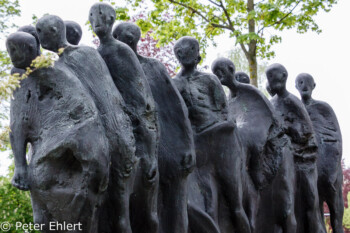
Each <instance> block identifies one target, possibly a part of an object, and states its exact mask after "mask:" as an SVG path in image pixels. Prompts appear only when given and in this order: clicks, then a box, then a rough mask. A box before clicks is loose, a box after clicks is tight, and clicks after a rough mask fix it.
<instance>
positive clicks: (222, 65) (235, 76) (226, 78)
mask: <svg viewBox="0 0 350 233" xmlns="http://www.w3.org/2000/svg"><path fill="white" fill-rule="evenodd" d="M211 69H212V71H213V73H214V74H215V75H216V76H217V77H218V78H219V80H220V82H221V83H222V84H223V85H226V86H230V85H231V84H232V83H234V82H236V80H237V81H239V82H241V83H249V82H246V81H245V80H246V79H248V80H249V76H248V75H246V74H245V73H243V72H237V73H235V65H234V64H233V62H232V61H231V60H229V59H227V58H218V59H216V60H215V61H214V62H213V64H212V67H211ZM265 73H266V77H267V80H268V85H267V87H266V88H267V91H268V92H269V93H270V94H271V95H272V96H274V95H275V94H278V95H282V94H283V93H284V92H285V91H286V82H287V78H288V72H287V69H286V68H285V67H284V66H283V65H281V64H279V63H275V64H272V65H270V66H269V67H267V69H266V71H265ZM295 86H296V88H297V89H298V91H299V92H300V94H301V97H302V98H303V99H309V98H311V94H312V91H313V89H314V88H315V86H316V84H315V81H314V79H313V77H312V76H311V75H310V74H307V73H301V74H299V75H298V76H297V78H296V80H295Z"/></svg>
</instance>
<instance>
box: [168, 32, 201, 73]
mask: <svg viewBox="0 0 350 233" xmlns="http://www.w3.org/2000/svg"><path fill="white" fill-rule="evenodd" d="M174 53H175V56H176V58H177V60H178V61H179V62H180V63H181V65H182V66H183V67H185V68H190V67H195V66H197V65H198V63H199V62H200V61H201V59H202V58H201V56H200V55H199V43H198V41H197V39H196V38H194V37H191V36H184V37H181V38H180V39H179V40H178V41H176V43H175V45H174Z"/></svg>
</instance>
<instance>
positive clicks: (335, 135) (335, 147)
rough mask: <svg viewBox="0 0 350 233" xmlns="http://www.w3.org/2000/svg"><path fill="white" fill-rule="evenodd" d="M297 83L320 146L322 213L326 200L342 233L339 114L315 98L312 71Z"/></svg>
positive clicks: (336, 228) (334, 224)
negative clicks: (313, 95)
mask: <svg viewBox="0 0 350 233" xmlns="http://www.w3.org/2000/svg"><path fill="white" fill-rule="evenodd" d="M295 86H296V88H297V89H298V91H299V93H300V96H301V99H302V102H303V104H304V105H305V107H306V110H307V111H308V113H309V116H310V119H311V122H312V124H313V126H314V130H315V135H316V141H317V145H318V153H317V171H318V183H317V185H318V195H319V198H320V210H321V214H322V216H323V203H324V202H326V203H327V205H328V208H329V211H330V214H331V225H332V228H333V232H334V233H343V232H344V230H343V214H344V201H343V191H342V185H343V171H342V166H341V159H342V136H341V132H340V127H339V124H338V120H337V116H336V115H335V113H334V111H333V109H332V107H331V106H330V105H329V104H327V103H326V102H323V101H319V100H315V99H313V98H312V96H311V95H312V91H313V90H314V88H315V86H316V83H315V81H314V79H313V77H312V76H311V75H310V74H306V73H302V74H299V75H298V76H297V78H296V80H295Z"/></svg>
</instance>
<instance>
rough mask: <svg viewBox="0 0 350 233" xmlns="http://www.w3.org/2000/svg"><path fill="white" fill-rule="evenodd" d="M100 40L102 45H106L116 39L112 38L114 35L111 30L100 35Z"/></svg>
mask: <svg viewBox="0 0 350 233" xmlns="http://www.w3.org/2000/svg"><path fill="white" fill-rule="evenodd" d="M98 38H99V39H100V43H101V44H105V43H108V42H109V41H111V40H114V38H113V36H112V33H111V30H109V31H108V32H107V33H105V34H104V35H100V36H99V37H98Z"/></svg>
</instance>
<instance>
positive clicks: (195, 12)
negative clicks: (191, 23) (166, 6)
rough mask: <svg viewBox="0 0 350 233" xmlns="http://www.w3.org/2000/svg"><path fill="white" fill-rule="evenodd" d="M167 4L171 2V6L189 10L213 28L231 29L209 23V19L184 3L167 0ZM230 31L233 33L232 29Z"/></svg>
mask: <svg viewBox="0 0 350 233" xmlns="http://www.w3.org/2000/svg"><path fill="white" fill-rule="evenodd" d="M169 2H171V3H173V4H176V5H180V6H183V7H185V8H187V9H189V10H191V11H192V13H194V14H197V15H199V16H200V17H201V18H202V19H203V20H204V21H206V22H207V23H209V24H211V25H212V26H213V27H216V28H223V29H228V30H232V28H231V27H230V26H227V25H222V24H216V23H211V22H210V19H208V18H206V17H205V16H204V15H203V14H202V13H201V12H199V11H198V10H196V9H194V8H193V7H191V6H189V5H187V4H184V3H181V2H177V1H174V0H169ZM216 17H217V16H216ZM232 31H234V29H233V30H232Z"/></svg>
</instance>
